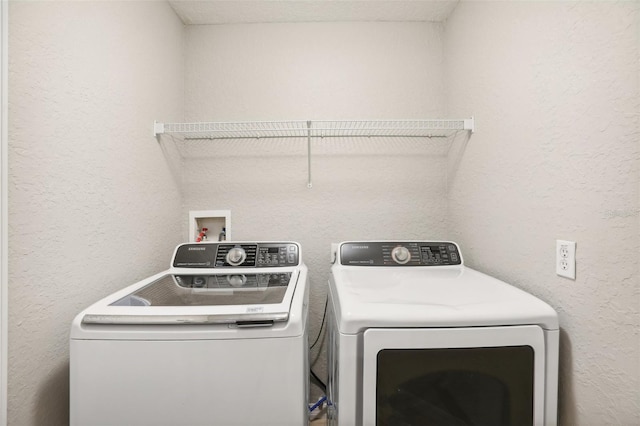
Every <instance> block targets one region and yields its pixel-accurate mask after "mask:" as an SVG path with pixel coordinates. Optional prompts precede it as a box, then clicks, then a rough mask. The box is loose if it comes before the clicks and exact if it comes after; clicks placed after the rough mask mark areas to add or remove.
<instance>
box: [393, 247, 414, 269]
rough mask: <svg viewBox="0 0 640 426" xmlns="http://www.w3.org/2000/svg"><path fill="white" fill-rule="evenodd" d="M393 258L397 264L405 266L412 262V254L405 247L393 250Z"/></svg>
mask: <svg viewBox="0 0 640 426" xmlns="http://www.w3.org/2000/svg"><path fill="white" fill-rule="evenodd" d="M391 258H392V259H393V260H394V261H395V262H396V263H399V264H400V265H404V264H405V263H407V262H409V261H410V260H411V252H410V251H409V249H408V248H406V247H403V246H398V247H394V249H393V250H391Z"/></svg>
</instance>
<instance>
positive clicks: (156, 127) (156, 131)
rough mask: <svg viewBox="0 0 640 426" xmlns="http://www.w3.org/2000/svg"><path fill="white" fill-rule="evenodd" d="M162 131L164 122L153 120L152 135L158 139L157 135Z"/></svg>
mask: <svg viewBox="0 0 640 426" xmlns="http://www.w3.org/2000/svg"><path fill="white" fill-rule="evenodd" d="M163 133H164V123H158V122H157V121H155V120H153V136H155V138H156V139H158V135H161V134H163Z"/></svg>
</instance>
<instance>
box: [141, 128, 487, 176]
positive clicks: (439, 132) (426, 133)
mask: <svg viewBox="0 0 640 426" xmlns="http://www.w3.org/2000/svg"><path fill="white" fill-rule="evenodd" d="M474 125H475V123H474V119H473V117H471V118H468V119H436V120H352V121H337V120H317V121H312V120H293V121H238V122H200V123H159V122H154V124H153V134H154V136H155V137H156V138H159V137H160V136H161V135H162V134H170V135H174V136H178V137H180V138H181V139H183V140H184V141H195V140H208V139H210V140H217V139H229V140H231V139H269V138H304V139H306V140H307V162H308V167H307V168H308V175H309V176H308V181H307V186H308V187H309V188H311V186H312V185H311V141H312V140H318V139H320V140H322V139H324V138H423V139H424V138H428V139H432V138H451V137H453V136H455V135H456V134H458V133H459V132H462V131H465V132H470V133H473V131H474Z"/></svg>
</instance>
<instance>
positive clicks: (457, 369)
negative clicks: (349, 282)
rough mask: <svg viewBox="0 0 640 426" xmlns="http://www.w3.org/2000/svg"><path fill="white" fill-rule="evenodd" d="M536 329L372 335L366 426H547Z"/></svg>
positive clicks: (367, 340) (367, 353)
mask: <svg viewBox="0 0 640 426" xmlns="http://www.w3.org/2000/svg"><path fill="white" fill-rule="evenodd" d="M544 353H545V351H544V334H543V331H542V329H541V328H540V327H538V326H513V327H471V328H450V329H446V328H440V329H369V330H367V331H365V333H364V359H363V387H362V389H363V417H362V419H363V424H365V425H379V426H381V425H395V424H402V425H405V424H411V425H426V424H429V425H446V426H454V425H469V424H486V425H489V424H490V425H496V426H497V425H526V424H529V425H532V424H534V425H541V424H543V422H544V388H545V386H544V385H545V384H544V377H545V376H544V372H545V358H544Z"/></svg>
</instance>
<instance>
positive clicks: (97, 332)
mask: <svg viewBox="0 0 640 426" xmlns="http://www.w3.org/2000/svg"><path fill="white" fill-rule="evenodd" d="M307 284H308V278H307V268H306V266H305V265H304V264H303V263H302V257H301V252H300V246H299V245H298V244H297V243H294V242H224V243H199V244H182V245H180V246H178V247H177V248H176V250H175V252H174V255H173V260H172V263H171V266H170V268H169V269H168V270H166V271H164V272H161V273H159V274H157V275H154V276H152V277H149V278H147V279H145V280H142V281H140V282H138V283H136V284H133V285H131V286H129V287H127V288H125V289H123V290H121V291H118V292H116V293H114V294H112V295H110V296H108V297H106V298H104V299H103V300H101V301H99V302H97V303H95V304H94V305H92V306H90V307H89V308H87V309H85V310H84V311H82V312H81V313H80V314H78V315H77V317H76V318H75V319H74V321H73V324H72V326H71V341H70V346H71V347H70V349H71V366H70V370H71V373H70V393H71V395H70V397H71V404H70V405H71V407H70V408H71V413H70V423H71V425H77V426H80V425H82V426H84V425H92V426H97V425H150V426H151V425H153V426H157V425H212V424H217V425H242V426H245V425H258V424H260V425H273V426H282V425H291V426H300V425H302V424H306V423H307V418H308V406H307V403H308V392H309V391H308V386H309V385H308V384H309V376H308V374H309V373H308V372H309V363H308V337H307V333H308V332H307V330H308V327H307V321H308V319H307V318H308V285H307Z"/></svg>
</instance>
